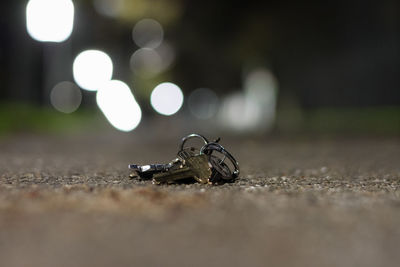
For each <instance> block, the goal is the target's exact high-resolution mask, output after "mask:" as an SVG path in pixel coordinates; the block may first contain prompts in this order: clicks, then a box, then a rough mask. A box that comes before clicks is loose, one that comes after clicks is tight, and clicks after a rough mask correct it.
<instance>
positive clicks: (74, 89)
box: [50, 81, 82, 113]
mask: <svg viewBox="0 0 400 267" xmlns="http://www.w3.org/2000/svg"><path fill="white" fill-rule="evenodd" d="M81 101H82V93H81V90H80V89H79V88H78V86H76V85H75V84H74V83H72V82H68V81H65V82H60V83H58V84H56V85H55V86H54V87H53V89H52V90H51V93H50V103H51V105H52V106H53V107H54V108H55V109H56V110H58V111H60V112H63V113H71V112H74V111H75V110H77V109H78V107H79V105H80V104H81Z"/></svg>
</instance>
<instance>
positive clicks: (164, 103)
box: [150, 83, 183, 116]
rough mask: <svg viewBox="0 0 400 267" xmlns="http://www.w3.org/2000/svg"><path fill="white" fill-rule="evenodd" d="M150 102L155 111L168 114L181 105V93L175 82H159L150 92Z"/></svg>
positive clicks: (171, 113) (173, 112) (176, 110)
mask: <svg viewBox="0 0 400 267" xmlns="http://www.w3.org/2000/svg"><path fill="white" fill-rule="evenodd" d="M150 102H151V106H152V107H153V108H154V110H155V111H157V112H158V113H160V114H161V115H165V116H170V115H173V114H175V113H176V112H178V110H179V109H180V108H181V107H182V104H183V93H182V90H181V88H179V87H178V86H177V85H176V84H173V83H161V84H159V85H157V86H156V87H155V88H154V89H153V92H151V96H150Z"/></svg>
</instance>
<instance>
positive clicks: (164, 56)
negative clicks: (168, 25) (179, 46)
mask: <svg viewBox="0 0 400 267" xmlns="http://www.w3.org/2000/svg"><path fill="white" fill-rule="evenodd" d="M155 51H156V52H157V53H158V54H159V55H160V57H161V60H162V62H161V70H162V71H164V70H165V69H167V68H168V67H170V66H171V65H172V63H173V62H174V61H175V50H174V48H173V47H172V45H170V44H169V43H168V42H165V41H164V42H162V44H161V45H160V46H159V47H157V48H156V49H155Z"/></svg>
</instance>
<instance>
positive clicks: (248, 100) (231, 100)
mask: <svg viewBox="0 0 400 267" xmlns="http://www.w3.org/2000/svg"><path fill="white" fill-rule="evenodd" d="M276 101H277V81H276V78H275V76H274V75H273V74H272V72H271V71H269V70H268V69H266V68H258V69H254V70H252V71H250V72H249V73H247V75H246V76H245V81H244V91H243V92H238V93H235V94H232V95H230V96H228V97H226V98H225V99H224V101H223V105H222V108H221V111H220V119H221V125H223V126H224V127H225V128H227V129H230V130H233V131H237V132H254V133H264V132H266V131H268V130H270V129H271V128H272V126H273V125H274V122H275V117H276Z"/></svg>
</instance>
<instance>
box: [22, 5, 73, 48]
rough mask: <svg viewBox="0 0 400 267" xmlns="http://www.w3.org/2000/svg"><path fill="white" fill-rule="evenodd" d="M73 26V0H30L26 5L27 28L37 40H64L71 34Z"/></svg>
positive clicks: (58, 41)
mask: <svg viewBox="0 0 400 267" xmlns="http://www.w3.org/2000/svg"><path fill="white" fill-rule="evenodd" d="M73 26H74V4H73V3H72V1H71V0H30V1H29V2H28V4H27V6H26V28H27V31H28V33H29V35H30V36H31V37H32V38H33V39H35V40H37V41H40V42H56V43H60V42H63V41H65V40H67V39H68V38H69V36H70V35H71V33H72V29H73Z"/></svg>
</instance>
